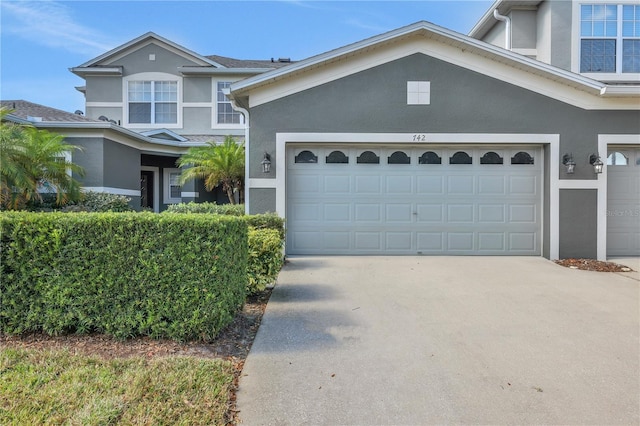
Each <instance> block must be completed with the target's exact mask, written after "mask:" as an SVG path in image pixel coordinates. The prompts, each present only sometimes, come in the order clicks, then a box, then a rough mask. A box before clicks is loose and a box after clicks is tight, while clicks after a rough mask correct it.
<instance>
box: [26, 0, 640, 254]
mask: <svg viewBox="0 0 640 426" xmlns="http://www.w3.org/2000/svg"><path fill="white" fill-rule="evenodd" d="M71 71H72V72H74V73H75V74H77V75H79V76H81V77H82V78H84V79H85V81H86V85H85V86H83V87H80V88H78V90H80V91H82V92H83V93H84V94H85V97H86V116H85V117H84V118H83V119H82V120H79V121H74V120H71V118H69V117H67V118H66V119H65V120H68V121H64V122H62V123H61V122H57V123H56V122H48V121H47V120H44V119H43V120H40V121H37V120H36V125H37V126H39V127H44V126H49V127H53V128H60V129H62V128H63V129H64V130H65V132H66V133H65V134H66V135H67V137H68V139H69V141H70V142H71V143H74V144H76V145H80V146H83V147H84V148H85V150H84V151H83V153H82V154H77V156H78V157H77V160H78V161H77V162H78V163H79V164H81V165H83V166H84V167H85V168H86V169H87V170H89V171H90V173H91V174H92V175H91V177H90V178H89V177H88V178H87V179H88V180H89V181H88V182H85V184H86V185H87V186H89V187H94V188H100V189H102V190H104V191H107V192H116V193H125V194H127V195H130V196H132V197H133V198H134V202H136V203H140V204H141V205H142V206H145V207H151V206H153V208H154V210H156V211H159V210H162V209H163V208H164V207H165V206H166V205H167V204H169V203H173V202H180V201H206V200H209V199H211V198H215V197H216V196H217V195H216V194H213V195H211V194H207V193H206V192H205V191H204V188H203V187H202V184H201V183H199V182H195V183H193V182H192V183H190V184H187V185H185V186H183V187H180V186H178V185H177V178H178V176H179V170H178V169H177V168H176V166H175V160H176V158H177V157H178V156H179V155H180V154H181V153H183V152H184V150H186V149H187V148H188V147H190V146H196V145H198V144H202V143H203V142H204V141H206V140H216V141H217V140H221V139H222V138H223V137H224V136H226V135H233V136H235V137H236V138H237V139H238V140H240V141H244V143H245V145H246V147H247V151H246V199H245V200H246V201H245V202H246V209H247V211H248V212H249V213H262V212H267V211H275V212H277V213H278V214H279V215H280V216H282V217H284V218H285V219H286V223H287V241H286V252H287V253H288V254H336V255H339V254H369V255H376V254H385V255H387V254H398V255H408V254H413V255H416V254H423V255H531V256H544V257H547V258H551V259H557V258H567V257H586V258H597V259H606V258H607V257H611V256H638V255H640V226H639V223H640V6H638V5H637V4H636V2H635V1H632V0H619V1H612V0H601V1H599V2H597V3H592V2H589V1H586V0H573V1H527V0H517V1H516V0H513V1H510V0H498V1H496V2H495V3H494V4H493V5H492V6H491V8H490V9H489V10H488V11H487V12H486V13H485V14H484V15H483V16H482V17H481V18H480V20H479V21H478V23H477V24H476V25H475V26H474V28H473V29H472V30H471V32H470V33H469V34H468V35H463V34H460V33H457V32H454V31H451V30H448V29H446V28H442V27H439V26H437V25H434V24H431V23H429V22H425V21H421V22H417V23H415V24H412V25H408V26H405V27H402V28H398V29H396V30H393V31H390V32H387V33H384V34H380V35H378V36H375V37H371V38H369V39H366V40H363V41H360V42H357V43H353V44H350V45H347V46H343V47H337V48H336V49H334V50H331V51H329V52H326V53H323V54H320V55H317V56H313V57H311V58H308V59H305V60H302V61H299V62H294V63H292V62H290V61H289V60H271V61H240V60H234V59H230V58H224V57H217V56H201V55H199V54H197V53H195V52H192V51H190V50H188V49H186V48H184V47H182V46H179V45H177V44H175V43H173V42H171V41H170V40H167V39H164V38H162V37H160V36H158V35H156V34H153V33H148V34H145V35H143V36H141V37H139V38H137V39H135V40H132V41H131V42H129V43H126V44H125V45H123V46H120V47H118V48H116V49H114V50H112V51H110V52H107V53H105V54H104V55H101V56H99V57H97V58H95V59H93V60H91V61H88V62H86V63H84V64H82V65H80V66H78V67H75V68H72V69H71ZM43 115H44V114H43ZM74 118H77V117H74ZM74 160H76V158H74ZM94 170H96V173H94V172H93V171H94Z"/></svg>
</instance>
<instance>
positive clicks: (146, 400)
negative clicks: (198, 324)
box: [0, 348, 234, 425]
mask: <svg viewBox="0 0 640 426" xmlns="http://www.w3.org/2000/svg"><path fill="white" fill-rule="evenodd" d="M233 382H234V367H233V364H232V362H230V361H225V360H221V359H203V358H197V357H175V356H174V357H155V358H149V359H146V358H144V357H129V358H115V359H103V358H100V357H94V356H87V355H77V354H73V353H71V352H69V350H66V349H62V350H61V349H56V350H51V349H17V348H1V349H0V424H1V425H25V424H31V425H35V424H42V425H46V424H71V425H75V424H77V425H107V424H145V425H146V424H149V425H151V424H153V425H162V424H166V425H175V424H184V425H186V424H189V425H199V424H201V425H223V424H226V423H227V422H228V421H229V420H230V419H228V418H227V416H228V409H229V405H230V396H231V395H232V390H233V386H234V383H233Z"/></svg>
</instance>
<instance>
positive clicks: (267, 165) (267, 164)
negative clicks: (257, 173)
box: [260, 152, 271, 173]
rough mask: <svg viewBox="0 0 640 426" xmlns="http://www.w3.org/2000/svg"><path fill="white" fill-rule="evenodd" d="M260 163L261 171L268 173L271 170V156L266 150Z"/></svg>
mask: <svg viewBox="0 0 640 426" xmlns="http://www.w3.org/2000/svg"><path fill="white" fill-rule="evenodd" d="M260 165H261V166H262V173H269V172H270V171H271V156H270V155H269V154H267V153H266V152H265V153H264V158H263V159H262V161H261V162H260Z"/></svg>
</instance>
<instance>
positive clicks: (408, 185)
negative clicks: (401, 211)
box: [385, 176, 414, 194]
mask: <svg viewBox="0 0 640 426" xmlns="http://www.w3.org/2000/svg"><path fill="white" fill-rule="evenodd" d="M385 190H386V193H387V194H412V193H413V192H414V189H413V176H386V177H385Z"/></svg>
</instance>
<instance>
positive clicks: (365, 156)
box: [356, 151, 380, 164]
mask: <svg viewBox="0 0 640 426" xmlns="http://www.w3.org/2000/svg"><path fill="white" fill-rule="evenodd" d="M356 162H357V163H358V164H380V156H378V155H377V154H376V153H375V152H373V151H364V152H362V153H361V154H360V155H359V156H358V157H357V159H356Z"/></svg>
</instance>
